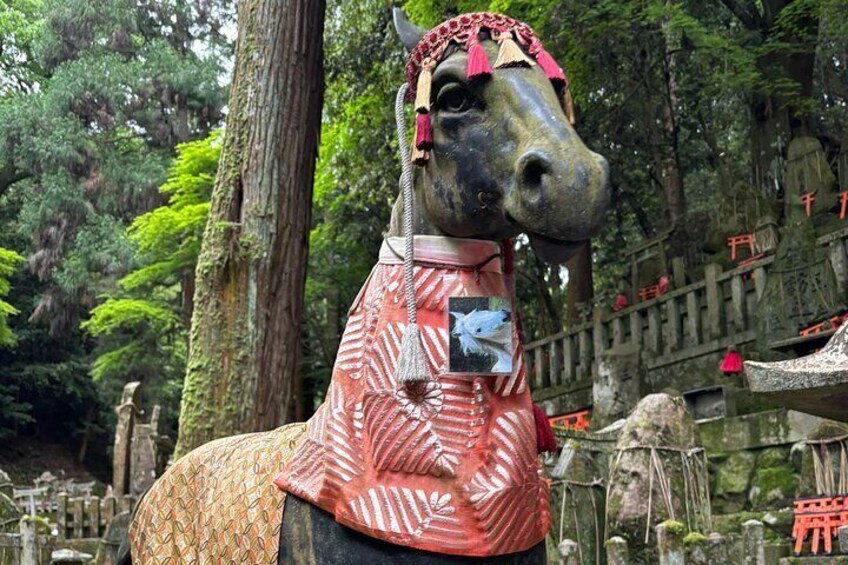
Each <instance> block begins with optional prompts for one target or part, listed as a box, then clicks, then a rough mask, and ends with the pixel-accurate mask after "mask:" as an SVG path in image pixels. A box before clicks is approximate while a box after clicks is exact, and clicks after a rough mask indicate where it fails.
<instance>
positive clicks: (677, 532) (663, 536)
mask: <svg viewBox="0 0 848 565" xmlns="http://www.w3.org/2000/svg"><path fill="white" fill-rule="evenodd" d="M654 532H655V533H656V562H657V563H659V565H717V564H720V563H734V562H738V563H745V564H746V565H765V564H766V547H765V542H764V537H763V523H762V522H760V521H758V520H749V521H747V522H745V523H744V524H743V525H742V555H741V561H739V560H738V559H739V557H738V556H737V557H736V559H737V560H736V561H734V559H732V557H733V555H732V554H733V551H732V549H731V544H730V543H729V542H728V541H727V540H725V538H724V537H723V536H722V535H721V534H718V533H712V534H710V535H709V536H704V535H701V534H697V533H694V534H693V533H689V534H687V533H686V527H685V526H684V525H683V524H682V523H680V522H675V521H672V520H667V521H665V522H663V523H661V524H659V525H657V526H656V527H655V528H654ZM604 545H605V549H606V563H607V565H631V564H632V563H633V562H634V561H631V558H630V550H629V547H628V544H627V540H625V539H624V538H623V537H621V536H614V537H612V538H610V539H608V540H607V542H606V543H605V544H604ZM559 553H560V558H561V563H562V565H580V563H581V559H580V547H579V545H578V544H577V542H575V541H573V540H570V539H566V540H563V542H562V543H560V544H559Z"/></svg>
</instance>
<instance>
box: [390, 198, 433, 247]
mask: <svg viewBox="0 0 848 565" xmlns="http://www.w3.org/2000/svg"><path fill="white" fill-rule="evenodd" d="M416 192H417V191H416ZM415 200H416V204H418V205H417V206H415V207H414V209H413V215H414V216H413V220H412V222H413V226H414V227H413V232H414V233H415V234H416V235H445V234H444V233H442V232H441V231H440V230H439V229H438V228H437V227H436V226H434V225H433V223H432V222H430V220H429V218H427V216H426V215H425V214H424V206H423V205H422V204H420V202H421V199H420V198H418V197H417V196H416V198H415ZM403 235H405V234H404V232H403V196H400V195H399V196H398V197H397V200H395V205H394V206H392V218H391V220H390V222H389V231H388V233H386V236H387V237H401V236H403Z"/></svg>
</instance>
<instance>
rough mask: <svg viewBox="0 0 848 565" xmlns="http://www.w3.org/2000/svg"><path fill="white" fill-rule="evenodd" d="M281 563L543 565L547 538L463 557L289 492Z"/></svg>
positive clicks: (282, 532)
mask: <svg viewBox="0 0 848 565" xmlns="http://www.w3.org/2000/svg"><path fill="white" fill-rule="evenodd" d="M277 563H278V565H358V564H363V565H378V564H381V563H403V564H404V565H425V564H426V565H449V564H450V565H464V564H468V565H471V564H476V565H479V564H482V563H486V564H491V565H543V564H544V563H547V558H546V554H545V542H544V541H542V542H540V543H538V544H537V545H535V546H534V547H532V548H531V549H528V550H526V551H521V552H518V553H512V554H509V555H502V556H498V557H459V556H455V555H442V554H438V553H429V552H424V551H419V550H415V549H410V548H407V547H403V546H400V545H394V544H390V543H386V542H384V541H380V540H377V539H374V538H370V537H368V536H365V535H363V534H360V533H359V532H356V531H354V530H351V529H350V528H346V527H344V526H342V525H341V524H339V523H337V522H336V521H335V520H334V519H333V516H332V515H331V514H329V513H328V512H325V511H324V510H321V509H320V508H317V507H315V506H312V505H311V504H309V503H307V502H305V501H303V500H301V499H299V498H297V497H296V496H292V495H289V496H288V497H287V499H286V510H285V513H284V515H283V525H282V528H281V529H280V554H279V559H278V561H277Z"/></svg>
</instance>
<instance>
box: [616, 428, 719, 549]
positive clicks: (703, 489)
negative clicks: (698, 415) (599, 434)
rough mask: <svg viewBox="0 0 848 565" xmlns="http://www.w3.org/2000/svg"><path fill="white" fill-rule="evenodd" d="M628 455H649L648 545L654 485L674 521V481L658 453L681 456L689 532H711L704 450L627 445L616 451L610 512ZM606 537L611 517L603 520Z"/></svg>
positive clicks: (646, 536) (646, 524) (699, 448)
mask: <svg viewBox="0 0 848 565" xmlns="http://www.w3.org/2000/svg"><path fill="white" fill-rule="evenodd" d="M628 451H648V452H649V455H648V511H647V516H646V521H645V543H648V541H649V540H650V532H651V517H652V515H653V505H654V501H653V499H654V496H653V495H654V484H655V479H656V484H657V488H658V494H659V497H660V500H661V501H662V503H663V506H664V507H665V510H666V513H667V515H668V517H669V518H670V519H672V520H674V519H676V518H675V511H674V498H673V493H672V488H671V481H670V479H669V477H668V474H667V473H666V471H665V468H664V465H663V463H662V459H660V456H659V452H667V453H677V454H679V455H680V460H681V472H682V473H683V487H684V493H683V498H684V501H683V504H684V508H685V512H686V525H687V528H688V529H689V531H694V530H695V529H697V528H698V527H700V529H701V530H703V531H709V530H710V529H711V528H712V512H711V510H710V504H709V500H710V498H709V496H710V495H709V479H708V477H707V463H706V451H705V450H704V448H703V447H694V448H690V449H686V448H678V447H671V446H658V445H638V444H637V445H628V446H625V447H620V448H616V449H615V451H614V453H615V460H614V462H613V464H612V466H611V467H610V471H609V476H610V479H609V480H608V481H607V488H606V501H607V508H609V496H610V486H611V485H612V483H613V477H614V475H615V473H616V472H617V470H618V467H619V464H620V462H621V457H622V455H624V453H625V452H628ZM604 537H605V538H608V537H609V514H608V513H607V515H606V516H605V519H604Z"/></svg>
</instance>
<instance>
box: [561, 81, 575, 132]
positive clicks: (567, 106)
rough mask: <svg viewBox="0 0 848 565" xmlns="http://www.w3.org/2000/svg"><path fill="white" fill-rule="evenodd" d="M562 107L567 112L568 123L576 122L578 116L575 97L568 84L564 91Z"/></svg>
mask: <svg viewBox="0 0 848 565" xmlns="http://www.w3.org/2000/svg"><path fill="white" fill-rule="evenodd" d="M562 109H563V111H564V112H565V117H566V118H567V119H568V123H570V124H571V125H574V124H576V123H577V118H576V117H575V115H574V98H572V97H571V89H570V88H569V87H567V86H566V87H565V88H564V89H563V91H562Z"/></svg>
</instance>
